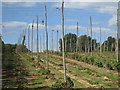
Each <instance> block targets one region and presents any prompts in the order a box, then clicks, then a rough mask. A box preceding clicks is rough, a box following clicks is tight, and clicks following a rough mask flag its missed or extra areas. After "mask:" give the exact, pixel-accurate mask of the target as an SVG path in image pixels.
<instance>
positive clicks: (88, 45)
mask: <svg viewBox="0 0 120 90" xmlns="http://www.w3.org/2000/svg"><path fill="white" fill-rule="evenodd" d="M87 33H88V34H89V31H88V28H87ZM87 42H88V43H87V47H88V53H89V52H90V44H89V39H88V37H87Z"/></svg>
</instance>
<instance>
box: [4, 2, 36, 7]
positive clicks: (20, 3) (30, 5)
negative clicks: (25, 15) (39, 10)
mask: <svg viewBox="0 0 120 90" xmlns="http://www.w3.org/2000/svg"><path fill="white" fill-rule="evenodd" d="M36 4H37V2H4V3H3V6H5V7H11V6H21V7H33V6H35V5H36Z"/></svg>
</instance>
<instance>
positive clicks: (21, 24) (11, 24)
mask: <svg viewBox="0 0 120 90" xmlns="http://www.w3.org/2000/svg"><path fill="white" fill-rule="evenodd" d="M27 25H28V24H27V23H26V22H18V21H11V22H4V23H3V26H4V27H5V28H15V27H26V26H27Z"/></svg>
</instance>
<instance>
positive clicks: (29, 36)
mask: <svg viewBox="0 0 120 90" xmlns="http://www.w3.org/2000/svg"><path fill="white" fill-rule="evenodd" d="M29 51H30V26H28V52H29Z"/></svg>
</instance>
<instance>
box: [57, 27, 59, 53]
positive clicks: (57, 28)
mask: <svg viewBox="0 0 120 90" xmlns="http://www.w3.org/2000/svg"><path fill="white" fill-rule="evenodd" d="M58 43H59V42H58V27H57V51H59V50H58Z"/></svg>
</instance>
